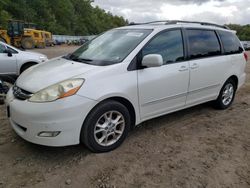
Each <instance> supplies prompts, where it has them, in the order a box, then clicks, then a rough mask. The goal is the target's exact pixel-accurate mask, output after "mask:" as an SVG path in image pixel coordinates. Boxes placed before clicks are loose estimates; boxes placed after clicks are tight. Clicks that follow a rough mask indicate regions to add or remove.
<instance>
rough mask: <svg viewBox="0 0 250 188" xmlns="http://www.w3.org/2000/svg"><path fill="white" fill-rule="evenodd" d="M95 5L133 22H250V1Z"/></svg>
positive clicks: (103, 0) (110, 1) (149, 0)
mask: <svg viewBox="0 0 250 188" xmlns="http://www.w3.org/2000/svg"><path fill="white" fill-rule="evenodd" d="M93 5H94V6H95V5H98V6H99V7H100V8H103V9H105V10H106V11H110V12H111V13H113V14H115V15H119V16H123V17H124V18H126V19H128V20H129V22H147V21H153V20H168V19H172V20H173V19H174V20H175V19H182V20H192V21H208V22H214V23H218V24H225V23H227V24H228V23H237V24H250V0H172V1H171V0H95V2H94V3H93Z"/></svg>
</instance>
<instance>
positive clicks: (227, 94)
mask: <svg viewBox="0 0 250 188" xmlns="http://www.w3.org/2000/svg"><path fill="white" fill-rule="evenodd" d="M236 90H237V85H236V83H235V81H234V80H233V79H229V80H227V81H226V83H225V84H224V85H223V87H222V89H221V91H220V94H219V96H218V98H217V100H216V101H214V106H215V108H217V109H220V110H225V109H227V108H229V107H230V106H231V105H232V103H233V101H234V97H235V93H236Z"/></svg>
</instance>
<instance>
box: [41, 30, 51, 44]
mask: <svg viewBox="0 0 250 188" xmlns="http://www.w3.org/2000/svg"><path fill="white" fill-rule="evenodd" d="M42 34H43V37H44V38H45V44H46V46H54V43H53V39H52V34H51V32H48V31H42Z"/></svg>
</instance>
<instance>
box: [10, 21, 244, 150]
mask: <svg viewBox="0 0 250 188" xmlns="http://www.w3.org/2000/svg"><path fill="white" fill-rule="evenodd" d="M247 58H248V57H247V54H246V53H245V51H244V49H243V46H242V45H241V43H240V41H239V39H238V38H237V36H236V34H235V32H234V31H231V30H229V29H228V28H227V27H224V26H219V25H216V24H209V23H202V22H185V21H169V22H151V23H146V24H133V25H129V26H126V27H121V28H116V29H112V30H110V31H107V32H105V33H103V34H101V35H100V36H98V37H96V38H95V39H93V40H91V41H89V42H87V43H86V44H84V45H83V46H82V47H80V48H79V49H78V50H76V51H75V52H73V53H72V54H68V55H66V56H63V57H58V58H55V59H52V60H50V61H48V62H46V63H43V64H40V65H36V66H33V67H32V68H30V69H28V70H26V71H25V72H24V73H23V74H21V76H20V77H19V78H18V80H17V81H16V83H15V85H14V86H13V88H11V89H10V91H9V92H8V95H7V99H6V103H7V111H8V117H9V120H10V124H11V126H12V128H13V129H14V130H15V132H16V133H17V134H18V135H19V136H21V137H22V138H23V139H25V140H27V141H29V142H32V143H35V144H40V145H46V146H68V145H75V144H79V143H84V144H85V145H86V146H87V147H88V148H89V149H90V150H92V151H93V152H107V151H111V150H113V149H115V148H117V147H118V146H120V145H121V144H122V142H123V141H124V140H125V138H126V136H127V135H128V132H129V130H131V129H132V128H133V127H134V126H136V125H138V124H140V123H141V122H143V121H146V120H149V119H152V118H155V117H158V116H162V115H165V114H168V113H171V112H174V111H178V110H181V109H184V108H189V107H191V106H194V105H198V104H201V103H205V102H208V101H213V104H214V106H215V107H216V108H218V109H226V108H228V107H229V106H230V105H231V104H232V102H233V100H234V97H235V93H236V91H237V89H239V88H240V87H241V86H242V85H243V83H244V82H245V78H246V74H245V66H246V62H247Z"/></svg>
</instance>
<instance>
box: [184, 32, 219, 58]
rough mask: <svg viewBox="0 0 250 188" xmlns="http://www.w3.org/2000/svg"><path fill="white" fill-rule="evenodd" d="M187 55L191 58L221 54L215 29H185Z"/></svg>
mask: <svg viewBox="0 0 250 188" xmlns="http://www.w3.org/2000/svg"><path fill="white" fill-rule="evenodd" d="M187 38H188V43H189V55H190V58H191V59H196V58H203V57H210V56H216V55H220V54H221V47H220V43H219V40H218V37H217V35H216V33H215V31H210V30H199V29H189V30H187Z"/></svg>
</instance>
